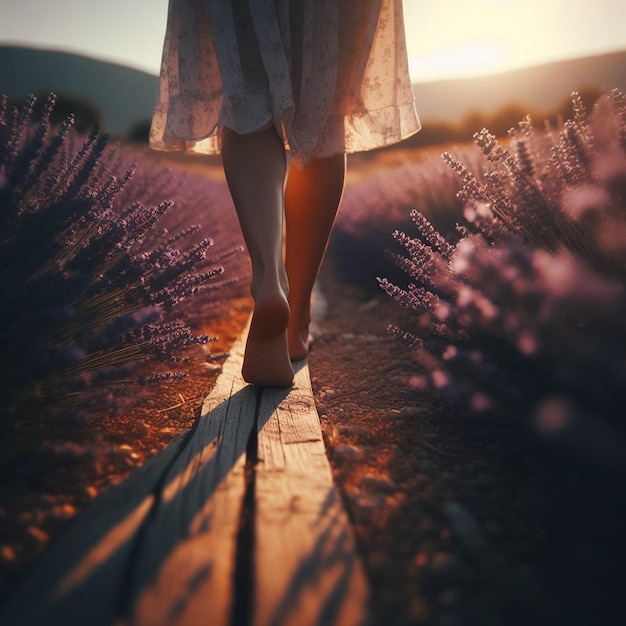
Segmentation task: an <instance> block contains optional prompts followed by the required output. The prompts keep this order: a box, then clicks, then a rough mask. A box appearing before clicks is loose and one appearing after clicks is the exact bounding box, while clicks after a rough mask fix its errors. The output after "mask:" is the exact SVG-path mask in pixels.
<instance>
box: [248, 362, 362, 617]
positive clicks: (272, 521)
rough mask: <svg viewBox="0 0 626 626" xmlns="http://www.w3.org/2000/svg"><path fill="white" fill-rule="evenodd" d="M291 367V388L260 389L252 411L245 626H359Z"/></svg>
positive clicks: (314, 420) (328, 482)
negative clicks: (249, 595) (250, 602)
mask: <svg viewBox="0 0 626 626" xmlns="http://www.w3.org/2000/svg"><path fill="white" fill-rule="evenodd" d="M298 366H299V367H298V371H297V374H296V381H295V386H294V389H293V390H292V391H291V392H290V393H289V394H288V395H286V394H285V393H284V391H281V390H278V389H264V390H263V394H262V400H261V404H260V408H259V415H258V464H257V466H256V485H255V495H256V500H255V519H256V534H255V591H254V599H255V610H254V618H253V624H254V625H255V626H278V625H281V626H283V625H285V626H287V625H294V626H295V625H298V626H308V625H313V624H324V625H325V626H326V625H327V626H331V625H333V624H336V625H340V626H351V625H353V624H354V625H356V624H363V623H365V622H366V621H367V600H368V587H367V582H366V577H365V574H364V570H363V566H362V564H361V562H360V559H359V558H358V556H357V554H356V550H355V545H354V538H353V535H352V532H351V529H350V525H349V521H348V519H347V515H346V513H345V511H344V509H343V506H342V502H341V499H340V497H339V495H338V493H337V491H336V489H335V487H334V485H333V480H332V474H331V470H330V466H329V463H328V460H327V458H326V452H325V448H324V442H323V439H322V432H321V428H320V423H319V417H318V415H317V411H316V409H315V403H314V400H313V394H312V391H311V382H310V378H309V371H308V367H307V366H306V364H304V363H299V364H298Z"/></svg>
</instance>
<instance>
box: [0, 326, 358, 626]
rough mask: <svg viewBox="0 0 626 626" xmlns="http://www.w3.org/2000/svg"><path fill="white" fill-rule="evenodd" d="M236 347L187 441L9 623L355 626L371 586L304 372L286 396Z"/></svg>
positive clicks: (122, 500)
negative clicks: (253, 370) (262, 381)
mask: <svg viewBox="0 0 626 626" xmlns="http://www.w3.org/2000/svg"><path fill="white" fill-rule="evenodd" d="M243 346H244V341H243V338H241V339H240V340H239V341H238V342H237V343H236V345H235V346H234V347H233V350H232V352H231V357H230V358H229V359H228V360H227V362H226V363H225V366H224V370H223V372H222V373H221V375H220V377H219V379H218V381H217V384H216V387H215V389H214V390H213V392H212V393H211V395H210V396H209V397H208V398H207V399H206V400H205V402H204V405H203V410H202V416H201V418H200V419H199V420H198V422H197V424H196V426H195V427H194V429H193V430H192V431H190V432H189V433H187V434H186V435H183V436H181V437H180V438H179V439H177V440H176V441H174V442H173V443H172V444H171V445H170V446H168V448H166V449H165V450H164V451H163V452H162V453H161V454H159V455H158V456H157V457H155V458H153V459H151V460H150V461H149V462H147V463H146V464H145V465H144V466H143V467H142V468H140V469H138V470H136V471H135V472H134V473H133V474H132V475H131V477H130V478H129V479H128V480H126V481H125V482H123V483H121V484H120V485H118V486H116V487H114V488H112V489H111V490H110V491H108V492H106V493H105V494H103V495H102V496H100V497H99V498H97V499H96V500H95V501H94V503H93V504H92V505H91V507H90V508H89V509H87V510H86V511H85V512H84V513H83V514H82V515H81V516H80V517H79V519H78V520H77V523H76V524H75V526H74V527H73V528H72V529H71V530H70V532H69V533H68V534H67V535H65V536H64V537H62V538H61V539H60V540H59V541H57V542H55V543H54V544H53V545H52V546H51V548H50V549H49V551H48V552H47V553H46V555H45V556H44V558H43V560H42V562H41V563H40V564H39V566H38V567H37V568H36V570H35V571H34V572H33V574H32V576H31V577H30V578H29V579H28V580H26V582H25V584H24V585H22V586H21V587H20V588H19V589H18V591H17V592H16V594H15V595H14V596H13V598H12V599H11V602H10V603H9V605H8V606H7V607H6V610H5V611H4V612H3V614H2V615H0V624H2V626H5V625H7V626H8V625H11V626H13V625H16V626H17V625H19V626H30V625H33V626H34V625H37V626H39V625H43V624H45V625H47V626H48V625H52V626H55V625H57V624H58V625H61V624H62V625H63V626H73V625H76V626H78V625H80V626H87V625H89V626H96V625H102V626H111V625H115V626H125V625H131V624H132V625H140V626H160V625H163V626H165V625H168V626H170V625H172V626H173V625H177V626H196V625H198V626H233V625H236V626H281V625H294V626H295V625H297V626H308V625H313V624H315V625H319V626H331V625H333V624H336V625H337V626H352V625H353V624H354V625H357V624H364V623H366V622H367V596H368V591H367V584H366V579H365V576H364V573H363V568H362V565H361V562H360V560H359V558H358V557H357V556H356V554H355V547H354V540H353V537H352V533H351V529H350V526H349V523H348V520H347V517H346V514H345V511H344V510H343V507H342V503H341V500H340V497H339V495H338V493H337V491H336V490H335V488H334V486H333V482H332V475H331V471H330V467H329V464H328V461H327V458H326V453H325V449H324V443H323V440H322V433H321V430H320V424H319V418H318V416H317V412H316V409H315V403H314V400H313V394H312V392H311V383H310V379H309V372H308V367H307V365H306V363H305V362H299V363H297V364H296V365H297V374H296V383H295V386H294V388H293V389H292V390H286V389H269V388H257V387H252V386H250V385H247V384H246V383H245V382H244V381H243V380H242V378H241V376H240V370H241V360H242V353H243Z"/></svg>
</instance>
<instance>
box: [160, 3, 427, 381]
mask: <svg viewBox="0 0 626 626" xmlns="http://www.w3.org/2000/svg"><path fill="white" fill-rule="evenodd" d="M404 37H405V34H404V23H403V15H402V1H401V0H230V1H229V0H170V6H169V12H168V23H167V31H166V36H165V43H164V48H163V60H162V66H161V81H160V90H159V95H158V100H157V104H156V108H155V113H154V118H153V122H152V129H151V133H150V145H151V146H152V147H153V148H155V149H158V150H188V151H195V152H203V153H209V154H214V153H218V152H221V154H222V161H223V166H224V172H225V175H226V180H227V183H228V186H229V189H230V192H231V195H232V198H233V202H234V204H235V208H236V210H237V215H238V217H239V222H240V224H241V229H242V232H243V236H244V239H245V242H246V246H247V248H248V252H249V254H250V260H251V263H252V281H251V293H252V296H253V298H254V312H253V315H252V321H251V325H250V331H249V334H248V339H247V343H246V351H245V355H244V363H243V370H242V374H243V377H244V379H245V380H246V381H247V382H249V383H252V384H256V385H264V386H290V385H291V384H292V382H293V376H294V373H293V367H292V364H291V362H292V361H294V360H298V359H302V358H305V357H306V355H307V353H308V329H309V323H310V301H311V292H312V289H313V284H314V282H315V279H316V277H317V274H318V271H319V268H320V265H321V262H322V259H323V257H324V253H325V250H326V246H327V243H328V239H329V236H330V233H331V230H332V226H333V223H334V220H335V216H336V213H337V209H338V207H339V203H340V200H341V195H342V192H343V186H344V179H345V170H346V156H345V155H346V154H348V153H351V152H357V151H362V150H370V149H372V148H377V147H381V146H385V145H389V144H391V143H394V142H396V141H399V140H400V139H403V138H405V137H407V136H409V135H411V134H413V133H415V132H417V131H418V130H419V128H420V125H419V120H418V117H417V114H416V112H415V106H414V99H413V94H412V91H411V85H410V80H409V74H408V64H407V58H406V45H405V39H404ZM288 156H289V157H290V158H289V159H288ZM283 250H284V254H283Z"/></svg>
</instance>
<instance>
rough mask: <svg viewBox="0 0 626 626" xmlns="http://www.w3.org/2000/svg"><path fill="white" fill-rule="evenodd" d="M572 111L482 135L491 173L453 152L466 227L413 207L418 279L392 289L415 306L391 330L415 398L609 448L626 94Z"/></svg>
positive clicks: (624, 237)
mask: <svg viewBox="0 0 626 626" xmlns="http://www.w3.org/2000/svg"><path fill="white" fill-rule="evenodd" d="M573 105H574V115H573V118H572V119H570V120H567V121H566V122H564V123H563V124H562V125H561V126H560V127H555V126H550V125H548V126H547V127H546V129H545V131H544V132H540V131H537V130H535V129H534V128H533V126H532V124H531V120H530V119H529V118H527V119H524V120H523V121H522V122H520V123H519V124H518V126H517V127H516V128H515V129H512V130H511V131H510V137H509V140H508V142H507V143H508V145H503V144H502V143H500V142H499V141H498V140H497V139H496V138H495V137H494V136H493V135H492V134H491V133H489V132H488V131H487V130H482V131H480V132H479V133H477V134H476V135H475V136H474V138H475V141H476V144H477V146H478V148H479V149H480V151H481V152H482V154H483V155H484V157H486V159H487V161H488V162H489V166H488V167H486V168H484V169H483V171H482V172H481V171H478V172H476V171H472V170H471V169H470V167H468V166H467V165H465V164H463V163H462V162H461V161H460V160H458V159H456V158H454V157H453V156H452V155H450V154H448V153H446V154H444V155H443V159H444V161H445V162H446V163H447V164H448V166H449V167H450V168H451V169H452V170H453V171H455V172H456V173H457V175H458V176H459V177H460V178H461V180H462V188H461V190H460V192H459V198H460V199H461V201H462V202H463V204H464V211H463V215H464V218H465V223H464V224H463V225H459V226H458V227H457V235H456V237H450V236H447V237H444V236H443V235H442V234H441V233H440V232H439V231H438V230H437V229H435V228H434V227H433V226H432V225H431V223H430V222H429V221H428V220H427V219H426V217H425V216H424V215H423V214H421V213H418V212H416V211H414V212H413V213H412V219H413V221H414V223H415V226H416V229H417V233H416V235H414V236H409V235H407V234H405V233H404V232H400V231H396V232H395V233H394V237H395V239H396V240H397V241H398V242H399V243H400V244H401V246H402V247H403V248H404V250H405V252H404V253H403V254H395V255H394V258H395V261H396V263H397V264H398V265H399V266H400V267H401V268H402V270H403V271H404V272H405V273H406V274H408V276H409V279H410V283H409V284H408V286H406V287H400V286H398V285H397V284H394V283H393V282H391V281H389V280H388V279H379V282H380V285H381V287H382V288H383V289H384V290H385V291H386V292H387V294H389V295H390V296H391V297H393V298H394V299H395V300H397V301H398V302H399V303H400V304H402V305H403V306H404V307H407V308H408V309H410V310H411V311H412V312H413V315H412V319H413V321H414V326H413V327H412V328H409V329H403V330H401V329H399V328H398V327H395V326H392V327H390V329H389V330H390V332H391V333H392V334H393V335H395V336H396V337H398V338H399V339H400V340H401V341H403V342H404V343H405V344H406V345H408V346H409V347H410V348H411V349H412V350H413V354H414V355H415V361H416V365H417V368H416V370H415V372H414V374H413V375H412V376H411V379H410V383H411V385H412V386H413V387H414V388H415V389H416V390H419V391H421V392H427V393H430V392H437V393H441V394H442V395H443V396H445V397H446V398H447V399H448V400H450V401H451V402H452V403H453V404H454V405H455V406H456V407H457V409H461V410H465V411H468V412H485V411H493V412H500V413H505V414H507V415H512V416H516V417H517V418H518V419H520V420H528V419H530V420H531V421H532V423H533V425H534V426H535V427H536V428H538V429H539V430H540V431H541V432H544V433H547V432H552V433H557V432H558V433H565V432H567V433H568V435H572V434H574V435H578V436H580V438H584V439H585V440H586V441H587V442H589V441H591V440H592V439H591V438H590V437H589V434H590V433H591V432H593V433H594V437H593V440H595V441H599V440H600V439H602V442H603V447H602V453H603V454H607V453H608V452H607V451H609V450H612V451H615V445H617V444H615V440H614V435H615V434H616V433H621V435H620V438H621V443H620V444H619V445H622V446H623V444H624V424H623V419H622V412H623V410H622V408H623V406H625V405H626V330H625V328H624V323H623V320H624V318H625V317H626V294H625V289H624V287H625V279H626V244H625V243H624V242H626V99H625V97H624V95H623V94H622V93H621V92H619V91H613V92H612V93H611V94H606V95H604V96H603V97H602V98H601V99H600V100H599V101H598V102H597V103H596V105H595V107H594V110H593V112H592V114H591V115H587V113H586V111H585V109H584V107H583V106H582V103H581V100H580V98H579V97H578V95H577V94H574V95H573ZM620 407H622V408H620ZM603 427H605V428H603ZM603 432H607V433H611V436H610V437H609V436H607V437H604V438H603V437H602V436H601V435H600V434H599V433H603ZM612 437H613V439H612ZM618 447H619V446H618Z"/></svg>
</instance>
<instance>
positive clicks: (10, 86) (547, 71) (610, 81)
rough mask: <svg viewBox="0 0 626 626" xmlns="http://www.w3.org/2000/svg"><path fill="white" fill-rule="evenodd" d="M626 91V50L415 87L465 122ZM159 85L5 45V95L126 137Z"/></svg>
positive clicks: (126, 71)
mask: <svg viewBox="0 0 626 626" xmlns="http://www.w3.org/2000/svg"><path fill="white" fill-rule="evenodd" d="M597 86H601V87H606V88H613V87H618V88H620V89H621V90H623V91H626V51H622V52H615V53H610V54H603V55H598V56H593V57H585V58H579V59H572V60H567V61H559V62H555V63H549V64H545V65H540V66H536V67H531V68H526V69H522V70H516V71H513V72H506V73H502V74H495V75H491V76H483V77H479V78H466V79H460V80H448V81H439V82H432V83H421V84H418V85H415V94H416V99H417V107H418V112H419V114H420V117H421V119H422V121H423V122H424V123H428V122H429V121H432V120H437V121H444V122H449V123H455V122H458V121H459V120H460V119H462V118H463V117H464V116H465V115H466V114H467V113H468V112H473V111H481V112H484V113H492V112H494V111H497V110H498V109H500V108H502V107H503V106H505V105H507V104H511V103H515V104H519V105H521V106H522V107H528V108H529V109H532V110H535V111H546V110H550V109H552V108H554V107H555V106H557V105H558V104H559V103H561V102H562V101H563V100H564V99H565V98H567V96H568V95H569V93H571V92H572V91H574V90H576V89H581V88H584V87H597ZM157 88H158V78H157V77H156V76H154V75H151V74H148V73H146V72H142V71H139V70H135V69H131V68H128V67H125V66H122V65H117V64H114V63H109V62H105V61H100V60H96V59H91V58H88V57H84V56H80V55H76V54H71V53H67V52H59V51H53V50H40V49H31V48H20V47H15V46H0V93H5V94H6V95H8V96H9V97H10V98H15V99H18V98H24V97H25V96H26V95H28V94H29V93H36V94H37V93H39V94H41V93H48V92H50V91H54V92H55V93H57V94H58V95H59V96H69V97H72V98H80V99H83V100H86V101H89V102H92V103H93V104H95V105H96V106H97V107H98V108H99V109H100V110H101V111H102V113H103V120H102V121H103V127H104V129H105V130H107V131H108V132H110V133H112V134H122V133H124V132H126V131H127V130H128V129H129V128H130V127H131V126H132V125H133V124H135V123H137V122H141V121H146V120H149V119H150V117H151V115H152V108H153V106H154V101H155V97H156V93H157Z"/></svg>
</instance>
